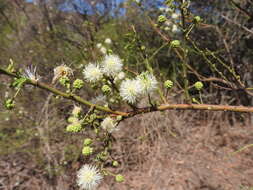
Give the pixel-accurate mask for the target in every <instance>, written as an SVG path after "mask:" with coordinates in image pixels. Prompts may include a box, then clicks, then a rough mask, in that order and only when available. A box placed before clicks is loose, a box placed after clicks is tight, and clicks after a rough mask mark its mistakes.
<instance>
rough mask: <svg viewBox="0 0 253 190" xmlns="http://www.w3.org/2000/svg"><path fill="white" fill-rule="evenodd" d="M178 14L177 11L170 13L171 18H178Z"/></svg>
mask: <svg viewBox="0 0 253 190" xmlns="http://www.w3.org/2000/svg"><path fill="white" fill-rule="evenodd" d="M179 16H180V14H178V13H173V14H172V15H171V18H172V19H177V18H179Z"/></svg>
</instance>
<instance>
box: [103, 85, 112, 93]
mask: <svg viewBox="0 0 253 190" xmlns="http://www.w3.org/2000/svg"><path fill="white" fill-rule="evenodd" d="M102 92H103V93H105V94H108V93H110V92H111V88H110V86H108V85H103V86H102Z"/></svg>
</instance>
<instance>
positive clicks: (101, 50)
mask: <svg viewBox="0 0 253 190" xmlns="http://www.w3.org/2000/svg"><path fill="white" fill-rule="evenodd" d="M99 50H100V52H101V53H102V54H104V55H105V54H106V53H107V49H106V48H105V47H104V46H102V47H101V48H100V49H99Z"/></svg>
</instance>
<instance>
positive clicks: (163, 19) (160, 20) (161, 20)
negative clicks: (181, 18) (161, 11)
mask: <svg viewBox="0 0 253 190" xmlns="http://www.w3.org/2000/svg"><path fill="white" fill-rule="evenodd" d="M166 20H167V18H166V17H165V16H164V15H160V16H159V17H158V19H157V21H158V22H159V23H163V22H165V21H166Z"/></svg>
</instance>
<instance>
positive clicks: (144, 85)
mask: <svg viewBox="0 0 253 190" xmlns="http://www.w3.org/2000/svg"><path fill="white" fill-rule="evenodd" d="M137 80H139V81H140V84H141V93H142V94H143V95H145V94H149V93H152V92H153V91H154V90H156V89H157V84H158V82H157V80H156V78H155V76H154V75H153V74H150V73H148V72H143V73H141V74H140V75H139V76H137Z"/></svg>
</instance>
